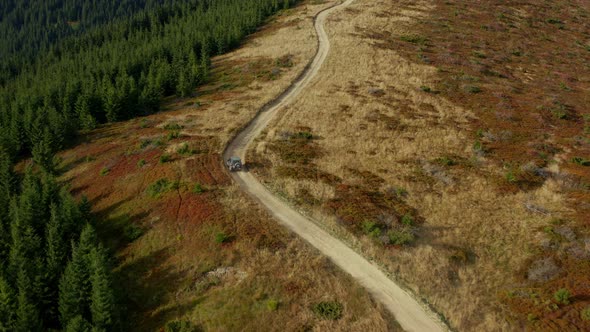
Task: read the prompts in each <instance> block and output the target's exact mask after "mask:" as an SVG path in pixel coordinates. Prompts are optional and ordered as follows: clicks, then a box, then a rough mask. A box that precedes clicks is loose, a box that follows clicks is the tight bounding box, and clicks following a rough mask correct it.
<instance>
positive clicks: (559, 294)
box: [553, 288, 572, 304]
mask: <svg viewBox="0 0 590 332" xmlns="http://www.w3.org/2000/svg"><path fill="white" fill-rule="evenodd" d="M571 296H572V294H571V293H570V291H568V290H567V288H561V289H559V290H558V291H556V292H555V294H553V298H554V299H555V301H557V302H559V303H561V304H569V303H570V297H571Z"/></svg>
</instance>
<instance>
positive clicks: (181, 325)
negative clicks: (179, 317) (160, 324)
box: [164, 321, 200, 332]
mask: <svg viewBox="0 0 590 332" xmlns="http://www.w3.org/2000/svg"><path fill="white" fill-rule="evenodd" d="M197 331H200V330H199V329H198V328H197V327H196V326H194V325H193V324H192V323H191V322H189V321H172V322H168V323H166V326H165V327H164V332H197Z"/></svg>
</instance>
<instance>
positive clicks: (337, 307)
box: [312, 301, 343, 320]
mask: <svg viewBox="0 0 590 332" xmlns="http://www.w3.org/2000/svg"><path fill="white" fill-rule="evenodd" d="M342 309H343V306H342V304H340V303H338V302H336V301H327V302H320V303H318V304H316V305H314V306H313V308H312V311H313V312H314V313H315V314H316V315H317V316H318V317H320V318H323V319H330V320H337V319H339V318H340V317H342Z"/></svg>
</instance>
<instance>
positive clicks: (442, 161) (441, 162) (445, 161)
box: [434, 156, 457, 166]
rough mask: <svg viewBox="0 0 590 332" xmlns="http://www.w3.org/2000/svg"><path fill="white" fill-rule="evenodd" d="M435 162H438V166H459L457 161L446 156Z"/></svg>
mask: <svg viewBox="0 0 590 332" xmlns="http://www.w3.org/2000/svg"><path fill="white" fill-rule="evenodd" d="M434 162H436V163H437V164H439V165H442V166H455V165H457V162H456V161H455V160H453V159H452V158H449V157H446V156H445V157H439V158H436V159H435V160H434Z"/></svg>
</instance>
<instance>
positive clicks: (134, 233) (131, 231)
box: [123, 223, 143, 242]
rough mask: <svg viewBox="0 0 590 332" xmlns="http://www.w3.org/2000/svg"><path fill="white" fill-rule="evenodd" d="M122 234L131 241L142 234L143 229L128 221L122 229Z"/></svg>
mask: <svg viewBox="0 0 590 332" xmlns="http://www.w3.org/2000/svg"><path fill="white" fill-rule="evenodd" d="M123 234H124V235H125V237H126V238H127V240H128V241H129V242H133V241H135V240H137V239H139V238H140V237H141V236H142V235H143V230H142V229H141V228H140V227H138V226H136V225H134V224H131V223H130V224H127V225H126V226H125V228H124V229H123Z"/></svg>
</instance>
